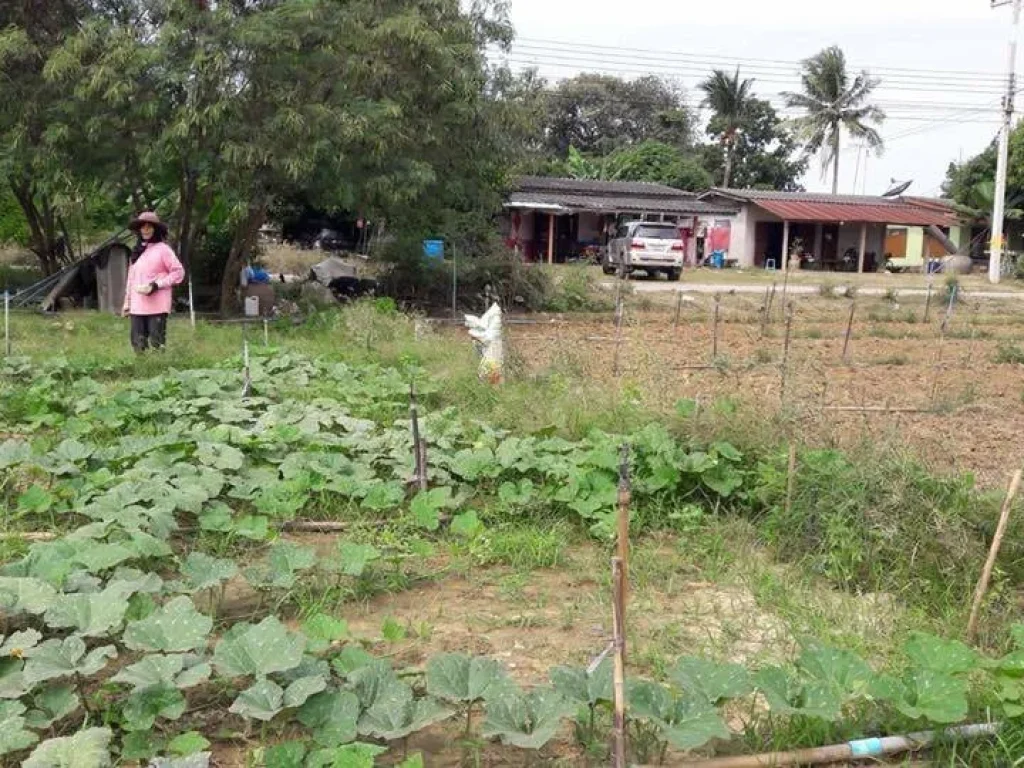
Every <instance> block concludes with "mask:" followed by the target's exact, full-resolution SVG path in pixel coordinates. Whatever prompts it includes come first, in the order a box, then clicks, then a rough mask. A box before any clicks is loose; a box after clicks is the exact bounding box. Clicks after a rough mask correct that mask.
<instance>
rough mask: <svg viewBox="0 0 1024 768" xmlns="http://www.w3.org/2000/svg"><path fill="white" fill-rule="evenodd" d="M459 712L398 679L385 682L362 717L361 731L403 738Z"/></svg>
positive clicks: (388, 737) (369, 734)
mask: <svg viewBox="0 0 1024 768" xmlns="http://www.w3.org/2000/svg"><path fill="white" fill-rule="evenodd" d="M453 714H455V712H454V710H452V709H449V708H448V707H445V706H444V705H443V704H441V703H440V702H438V701H436V700H435V699H429V698H428V699H419V700H417V699H416V698H415V697H414V696H413V692H412V688H410V687H409V686H408V685H406V684H405V683H403V682H401V681H400V680H397V679H394V678H392V679H390V680H388V681H386V682H384V683H383V685H382V687H381V688H380V690H378V691H377V695H376V697H375V698H374V701H373V704H372V705H371V706H370V707H369V708H368V709H367V710H366V711H365V712H364V713H363V715H362V717H360V718H359V725H358V728H359V733H361V734H363V735H365V736H373V737H376V738H379V739H385V740H387V741H393V740H395V739H401V738H404V737H406V736H408V735H409V734H410V733H415V732H416V731H419V730H422V729H423V728H426V727H427V726H428V725H433V724H434V723H437V722H440V721H442V720H447V719H448V718H449V717H451V716H452V715H453Z"/></svg>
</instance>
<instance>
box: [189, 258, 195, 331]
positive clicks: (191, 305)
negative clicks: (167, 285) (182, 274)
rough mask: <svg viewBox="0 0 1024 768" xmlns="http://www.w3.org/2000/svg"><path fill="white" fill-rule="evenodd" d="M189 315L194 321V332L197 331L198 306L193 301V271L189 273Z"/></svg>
mask: <svg viewBox="0 0 1024 768" xmlns="http://www.w3.org/2000/svg"><path fill="white" fill-rule="evenodd" d="M188 314H189V319H190V320H191V321H192V330H193V331H194V330H195V329H196V304H195V301H194V300H193V295H192V271H191V270H189V273H188Z"/></svg>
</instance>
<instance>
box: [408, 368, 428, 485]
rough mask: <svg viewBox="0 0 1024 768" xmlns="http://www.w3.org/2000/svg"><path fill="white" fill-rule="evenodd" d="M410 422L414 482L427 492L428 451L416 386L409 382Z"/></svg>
mask: <svg viewBox="0 0 1024 768" xmlns="http://www.w3.org/2000/svg"><path fill="white" fill-rule="evenodd" d="M409 422H410V423H411V425H412V452H413V456H414V459H415V467H416V469H415V474H414V475H413V478H412V482H413V484H414V485H415V487H416V488H417V489H418V490H420V491H425V490H427V449H426V445H424V441H423V438H421V437H420V417H419V408H418V406H417V404H416V385H415V384H414V383H413V382H409Z"/></svg>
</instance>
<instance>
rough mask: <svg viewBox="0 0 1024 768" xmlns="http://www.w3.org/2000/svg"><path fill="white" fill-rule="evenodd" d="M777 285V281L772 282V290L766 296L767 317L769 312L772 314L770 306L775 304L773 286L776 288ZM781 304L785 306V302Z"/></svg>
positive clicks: (769, 314)
mask: <svg viewBox="0 0 1024 768" xmlns="http://www.w3.org/2000/svg"><path fill="white" fill-rule="evenodd" d="M777 285H778V283H772V289H771V290H772V292H771V295H770V296H769V297H768V316H769V317H771V314H772V307H773V306H775V288H776V286H777ZM783 306H785V304H783Z"/></svg>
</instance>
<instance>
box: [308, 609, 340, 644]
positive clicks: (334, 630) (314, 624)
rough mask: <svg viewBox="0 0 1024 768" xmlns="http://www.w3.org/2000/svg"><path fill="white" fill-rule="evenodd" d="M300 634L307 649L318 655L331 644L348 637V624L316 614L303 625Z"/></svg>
mask: <svg viewBox="0 0 1024 768" xmlns="http://www.w3.org/2000/svg"><path fill="white" fill-rule="evenodd" d="M302 632H303V634H304V635H305V636H306V638H307V644H306V647H307V649H308V650H309V651H311V652H313V653H319V652H321V651H325V650H327V649H328V648H329V647H330V646H331V643H335V642H337V641H338V640H343V639H345V638H346V637H348V622H346V621H344V620H343V619H336V618H334V617H333V616H328V615H327V614H326V613H318V614H316V615H315V616H312V617H310V618H309V619H308V620H307V621H306V622H305V623H303V625H302Z"/></svg>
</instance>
